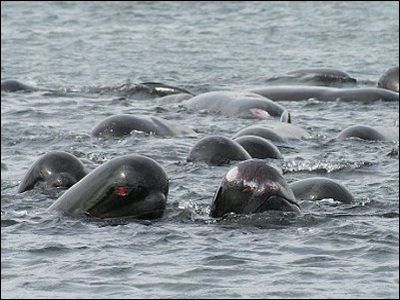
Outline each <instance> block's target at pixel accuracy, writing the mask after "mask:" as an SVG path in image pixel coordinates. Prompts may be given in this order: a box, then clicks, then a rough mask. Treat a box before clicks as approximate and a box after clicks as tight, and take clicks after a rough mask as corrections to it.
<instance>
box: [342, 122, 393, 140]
mask: <svg viewBox="0 0 400 300" xmlns="http://www.w3.org/2000/svg"><path fill="white" fill-rule="evenodd" d="M348 138H359V139H362V140H370V141H398V140H399V127H394V126H393V127H385V126H369V125H353V126H350V127H347V128H345V129H343V130H342V131H341V132H340V133H339V134H338V136H337V139H338V140H345V139H348Z"/></svg>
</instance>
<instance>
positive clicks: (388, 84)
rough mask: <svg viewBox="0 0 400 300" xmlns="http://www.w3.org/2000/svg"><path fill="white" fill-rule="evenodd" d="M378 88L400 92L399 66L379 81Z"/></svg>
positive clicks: (390, 70) (391, 69)
mask: <svg viewBox="0 0 400 300" xmlns="http://www.w3.org/2000/svg"><path fill="white" fill-rule="evenodd" d="M378 87H380V88H384V89H388V90H391V91H394V92H399V66H396V67H393V68H390V69H389V70H387V71H386V72H385V73H383V74H382V76H381V77H380V78H379V80H378Z"/></svg>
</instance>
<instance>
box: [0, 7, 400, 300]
mask: <svg viewBox="0 0 400 300" xmlns="http://www.w3.org/2000/svg"><path fill="white" fill-rule="evenodd" d="M398 62H399V2H398V1H368V2H367V1H361V2H355V1H346V2H336V1H305V2H290V1H288V2H285V1H272V2H257V1H218V2H212V1H195V2H178V1H166V2H161V1H137V2H123V1H121V2H111V1H110V2H107V1H101V2H96V1H93V2H81V1H76V2H74V1H65V2H62V1H58V2H56V1H54V2H53V1H48V2H40V1H31V2H21V1H18V2H17V1H15V2H12V1H2V2H1V77H2V80H3V79H7V78H13V79H17V80H20V81H22V82H25V83H28V84H31V85H34V86H37V87H39V88H42V89H51V90H56V91H57V92H56V93H54V92H50V93H49V92H43V91H36V92H32V93H21V92H17V93H2V95H1V225H2V227H1V297H2V298H52V299H55V298H95V299H98V298H185V299H188V298H191V299H192V298H317V299H320V298H360V299H361V298H362V299H364V298H392V299H395V298H396V299H398V297H399V155H398V149H399V144H398V142H382V141H362V140H357V139H354V140H348V141H337V140H336V139H335V137H336V136H337V134H338V133H339V132H340V131H341V130H342V129H344V128H346V127H348V126H351V125H354V124H368V125H372V126H378V125H379V126H380V125H383V126H393V125H395V124H397V125H398V120H399V117H398V113H399V103H398V102H381V101H378V102H375V103H371V104H363V103H358V102H352V103H347V102H342V101H340V100H339V101H331V102H324V101H319V100H318V99H309V100H306V101H284V102H279V103H280V104H281V105H282V106H284V107H285V108H287V109H289V110H290V111H291V112H292V117H293V120H294V122H295V123H296V124H297V125H299V126H301V127H303V128H305V129H306V130H307V131H308V132H309V133H310V134H311V136H312V138H311V139H309V140H306V141H301V142H298V143H295V144H294V146H293V147H290V148H285V149H282V150H281V151H282V154H283V159H278V160H271V162H273V163H274V164H276V165H278V166H279V167H281V168H282V170H283V172H284V177H285V179H286V180H287V181H288V182H289V183H291V182H294V181H296V180H300V179H305V178H309V177H314V176H323V177H328V178H332V179H335V180H337V181H339V182H341V183H342V184H343V185H344V186H346V188H347V189H348V190H349V191H351V192H352V194H353V195H354V198H355V199H354V201H353V202H352V203H350V204H341V203H337V202H334V201H330V200H329V199H326V200H323V201H320V202H317V203H316V202H310V201H300V202H299V204H300V206H301V208H302V210H303V212H304V215H303V216H298V217H293V216H288V215H286V214H282V213H262V214H257V215H252V216H231V217H229V218H224V219H221V220H220V219H213V218H211V217H209V215H208V214H209V211H210V204H211V200H212V198H213V195H214V193H215V191H216V189H217V187H218V184H219V182H220V181H221V179H222V177H223V175H224V174H225V173H226V172H227V171H228V170H229V169H230V168H232V167H233V166H234V165H235V164H236V163H235V162H231V163H230V164H229V165H224V166H218V167H216V166H207V165H206V164H202V163H188V162H186V158H187V155H188V153H189V151H190V149H191V148H192V147H193V146H194V144H195V143H196V142H197V141H199V140H200V139H201V138H204V137H206V136H209V135H212V134H221V135H224V136H227V137H231V136H232V135H233V134H234V133H236V132H237V131H238V130H240V129H242V128H244V127H246V126H248V125H251V124H254V123H256V122H259V121H257V120H255V119H252V118H241V117H232V116H221V115H218V114H215V113H207V112H201V111H189V110H186V109H185V108H184V107H183V106H182V103H179V102H178V103H177V102H172V103H166V102H161V101H158V99H154V98H151V99H139V98H135V96H132V97H126V96H121V95H120V94H118V93H92V92H89V91H91V90H94V89H99V88H102V87H111V88H112V87H114V88H115V87H118V86H120V85H121V84H124V83H133V84H135V83H140V82H146V81H156V82H163V83H165V84H169V85H173V86H178V87H181V88H184V89H187V90H189V91H191V92H192V93H193V94H200V93H203V92H207V91H213V90H236V91H240V90H245V89H248V88H249V87H254V86H257V87H261V86H264V85H265V79H266V78H267V77H270V76H273V75H276V74H282V73H285V72H287V71H291V70H294V69H298V68H307V67H328V68H336V69H340V70H343V71H346V72H348V73H349V74H350V75H351V76H352V77H354V78H356V79H357V80H358V83H357V85H356V87H375V86H376V84H377V81H378V79H379V77H380V76H381V75H382V73H383V72H384V71H385V70H387V69H388V68H390V67H392V66H396V65H398ZM120 113H127V114H140V115H155V116H159V117H163V118H166V119H169V120H173V121H175V122H178V123H180V124H184V125H187V126H189V127H191V128H193V129H194V130H195V131H196V132H197V133H196V134H194V135H189V136H180V137H158V136H155V135H144V134H134V135H132V136H130V137H127V138H122V139H114V140H102V139H98V138H94V137H92V136H91V135H90V132H91V130H92V129H93V128H94V126H95V125H96V124H98V123H99V122H100V121H101V120H103V119H104V118H106V117H108V116H111V115H115V114H120ZM52 150H63V151H67V152H69V153H72V154H74V155H76V156H77V157H78V158H79V159H81V161H82V162H83V163H84V165H85V167H86V168H87V169H88V170H93V169H94V168H96V167H97V166H99V165H100V164H102V163H104V162H106V161H108V160H110V159H112V158H114V157H117V156H120V155H124V154H129V153H137V154H142V155H146V156H149V157H151V158H153V159H155V160H156V161H157V162H159V163H160V165H162V166H163V167H164V169H165V170H166V172H167V173H168V175H169V177H170V190H169V194H168V202H167V208H166V211H165V214H164V216H163V217H162V218H161V219H158V220H155V221H136V220H131V219H126V220H115V221H101V220H93V219H88V218H85V217H68V216H65V215H61V214H56V213H49V212H48V211H47V210H46V209H47V207H49V206H50V205H51V204H52V203H53V202H54V201H55V200H56V199H57V198H58V196H59V195H60V194H61V193H63V191H62V190H51V191H44V190H41V189H35V190H32V191H28V192H25V193H22V194H19V193H17V188H18V185H19V183H20V182H21V180H22V179H23V177H24V175H25V173H26V172H27V170H28V169H29V167H30V166H31V165H32V164H33V163H34V162H35V161H36V160H37V159H38V158H39V157H40V156H41V155H43V154H45V153H47V152H49V151H52Z"/></svg>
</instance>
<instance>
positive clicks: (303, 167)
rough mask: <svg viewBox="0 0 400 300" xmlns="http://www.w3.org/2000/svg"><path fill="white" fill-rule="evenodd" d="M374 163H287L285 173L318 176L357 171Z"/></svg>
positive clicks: (284, 168) (284, 165) (284, 167)
mask: <svg viewBox="0 0 400 300" xmlns="http://www.w3.org/2000/svg"><path fill="white" fill-rule="evenodd" d="M372 165H373V163H371V162H368V161H356V162H349V161H340V162H322V161H305V162H300V163H299V162H295V161H290V162H285V163H284V164H283V167H282V169H283V173H284V174H285V173H299V172H311V173H316V174H326V173H333V172H338V171H342V170H356V169H361V168H364V167H369V166H372Z"/></svg>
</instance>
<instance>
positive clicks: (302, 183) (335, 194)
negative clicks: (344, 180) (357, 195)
mask: <svg viewBox="0 0 400 300" xmlns="http://www.w3.org/2000/svg"><path fill="white" fill-rule="evenodd" d="M289 186H290V188H291V189H292V191H293V194H294V195H295V197H296V199H297V200H321V199H333V200H336V201H340V202H343V203H350V202H352V201H353V199H354V197H353V195H352V194H351V193H350V192H349V191H348V190H347V189H346V188H345V187H344V186H343V185H341V184H340V183H338V182H336V181H334V180H332V179H330V178H323V177H313V178H307V179H303V180H299V181H296V182H293V183H291V184H289Z"/></svg>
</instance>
